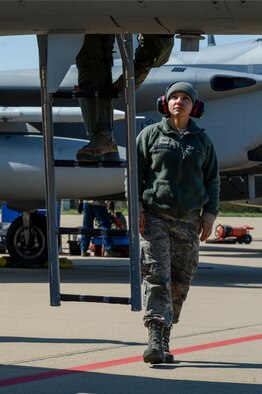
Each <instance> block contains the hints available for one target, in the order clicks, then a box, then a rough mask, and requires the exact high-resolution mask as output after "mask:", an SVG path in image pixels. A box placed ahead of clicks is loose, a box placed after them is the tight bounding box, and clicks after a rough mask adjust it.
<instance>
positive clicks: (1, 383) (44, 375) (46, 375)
mask: <svg viewBox="0 0 262 394" xmlns="http://www.w3.org/2000/svg"><path fill="white" fill-rule="evenodd" d="M259 339H262V334H258V335H252V336H248V337H242V338H234V339H228V340H225V341H218V342H211V343H204V344H202V345H195V346H189V347H184V348H181V349H174V350H172V353H173V354H183V353H191V352H197V351H199V350H206V349H214V348H217V347H222V346H229V345H235V344H238V343H243V342H250V341H257V340H259ZM142 360H143V357H142V356H135V357H128V358H121V359H118V360H111V361H105V362H101V363H94V364H86V365H81V366H78V367H72V368H68V369H61V370H59V369H58V370H54V371H47V372H41V373H37V374H32V375H27V376H17V377H14V378H9V379H2V380H0V387H6V386H12V385H16V384H21V383H29V382H35V381H37V380H43V379H50V378H56V377H59V376H66V375H71V374H74V373H78V372H86V371H94V370H96V369H103V368H108V367H114V366H119V365H124V364H131V363H136V362H140V361H142Z"/></svg>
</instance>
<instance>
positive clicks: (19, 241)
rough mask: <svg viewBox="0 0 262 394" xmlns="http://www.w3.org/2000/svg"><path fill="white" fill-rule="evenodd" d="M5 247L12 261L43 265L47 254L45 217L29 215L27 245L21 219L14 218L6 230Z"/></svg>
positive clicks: (37, 214)
mask: <svg viewBox="0 0 262 394" xmlns="http://www.w3.org/2000/svg"><path fill="white" fill-rule="evenodd" d="M6 245H7V249H8V252H9V254H10V257H11V258H12V259H13V260H14V261H17V262H27V263H32V264H41V265H45V262H46V259H47V254H48V252H47V229H46V217H45V216H44V215H42V214H40V213H32V214H31V218H30V240H29V244H28V245H26V243H25V237H24V231H23V218H22V216H19V217H18V218H16V219H15V220H14V221H13V222H12V223H11V225H10V226H9V228H8V231H7V234H6Z"/></svg>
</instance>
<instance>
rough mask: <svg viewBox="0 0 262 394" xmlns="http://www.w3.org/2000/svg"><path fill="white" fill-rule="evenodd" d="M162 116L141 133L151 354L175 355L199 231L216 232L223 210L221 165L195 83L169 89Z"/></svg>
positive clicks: (157, 357) (152, 357)
mask: <svg viewBox="0 0 262 394" xmlns="http://www.w3.org/2000/svg"><path fill="white" fill-rule="evenodd" d="M162 104H163V108H166V110H163V108H162V111H163V112H162V113H165V116H164V117H163V118H162V120H161V122H159V123H155V124H153V125H150V126H147V127H146V128H145V129H144V130H142V131H141V133H140V134H139V135H138V137H137V155H138V190H139V201H140V203H139V206H140V209H139V219H140V232H141V262H142V275H143V287H144V288H143V291H144V296H143V303H144V308H145V314H144V324H145V327H147V328H148V334H149V339H148V348H147V349H146V351H145V352H144V361H145V362H149V363H152V364H154V363H161V362H173V355H172V354H171V353H170V351H169V339H170V330H171V327H172V324H176V323H178V321H179V316H180V313H181V309H182V305H183V302H184V301H185V299H186V297H187V293H188V291H189V287H190V283H191V281H192V279H193V277H194V275H195V272H196V270H197V265H198V256H199V238H200V241H205V240H206V239H207V238H208V237H209V236H210V235H211V232H212V226H213V222H214V220H215V218H216V215H217V213H218V199H219V172H218V162H217V157H216V153H215V149H214V146H213V143H212V141H211V139H210V138H209V137H208V135H207V134H206V133H205V132H204V129H201V128H199V127H198V126H197V125H196V123H195V122H194V121H193V120H192V119H191V116H193V114H194V115H195V116H197V115H196V109H197V107H198V105H199V101H198V94H197V91H196V89H195V88H194V87H193V86H192V85H191V84H189V83H187V82H177V83H174V84H172V85H171V86H169V87H168V88H167V91H166V94H165V96H164V102H163V103H162Z"/></svg>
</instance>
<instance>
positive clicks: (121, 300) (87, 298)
mask: <svg viewBox="0 0 262 394" xmlns="http://www.w3.org/2000/svg"><path fill="white" fill-rule="evenodd" d="M60 299H61V301H74V302H100V303H106V304H125V305H130V304H131V299H130V298H128V297H109V296H94V295H81V294H60Z"/></svg>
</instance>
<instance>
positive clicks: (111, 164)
mask: <svg viewBox="0 0 262 394" xmlns="http://www.w3.org/2000/svg"><path fill="white" fill-rule="evenodd" d="M55 166H56V167H94V168H97V167H104V168H125V167H126V161H125V160H96V161H87V160H83V161H76V160H55Z"/></svg>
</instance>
